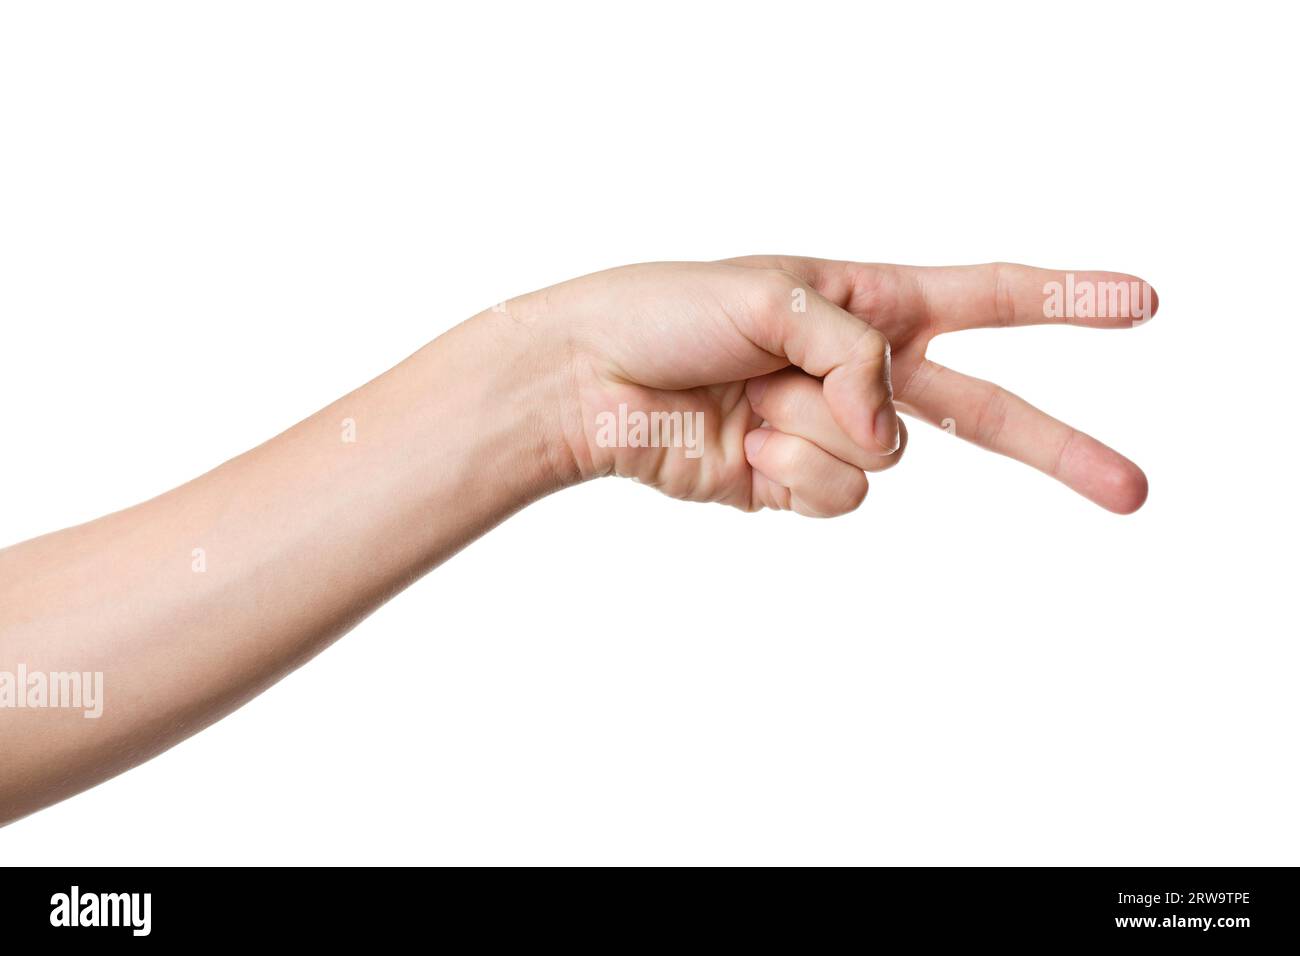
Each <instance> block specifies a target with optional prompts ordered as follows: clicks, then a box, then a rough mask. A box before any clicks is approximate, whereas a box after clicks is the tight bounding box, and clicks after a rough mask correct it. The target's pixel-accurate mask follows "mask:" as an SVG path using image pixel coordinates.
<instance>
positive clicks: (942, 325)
mask: <svg viewBox="0 0 1300 956" xmlns="http://www.w3.org/2000/svg"><path fill="white" fill-rule="evenodd" d="M907 271H908V272H909V273H910V274H911V275H912V276H913V277H914V278H915V280H916V283H917V287H918V288H919V290H920V292H921V296H922V298H923V299H924V301H925V309H926V312H927V314H928V317H929V318H930V321H931V325H932V328H933V329H934V331H935V333H936V334H939V333H943V332H958V331H961V330H963V329H986V328H999V327H1011V326H1025V325H1060V324H1065V325H1082V326H1087V327H1088V328H1094V329H1124V328H1130V327H1132V326H1135V325H1141V324H1142V323H1143V322H1145V321H1146V320H1147V319H1149V318H1151V316H1153V315H1155V312H1156V309H1157V308H1158V307H1159V304H1160V300H1159V298H1157V296H1156V293H1155V290H1154V289H1153V288H1151V286H1150V284H1149V283H1147V282H1144V281H1143V280H1142V279H1139V278H1138V277H1137V276H1133V275H1128V274H1127V273H1123V272H1093V271H1088V272H1062V271H1058V270H1053V269H1038V268H1034V267H1033V266H1022V265H1015V264H1012V263H1007V262H993V263H989V264H987V265H979V266H942V267H925V266H913V267H910V268H909V269H908V270H907Z"/></svg>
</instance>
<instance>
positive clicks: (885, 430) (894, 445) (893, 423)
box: [876, 402, 899, 455]
mask: <svg viewBox="0 0 1300 956" xmlns="http://www.w3.org/2000/svg"><path fill="white" fill-rule="evenodd" d="M876 441H877V443H879V445H880V447H881V448H883V449H885V451H886V452H887V453H889V454H891V455H892V454H893V453H894V452H896V451H898V444H899V434H898V412H896V411H894V405H893V403H892V402H891V403H890V404H888V405H885V406H884V407H882V408H881V409H880V411H878V412H876Z"/></svg>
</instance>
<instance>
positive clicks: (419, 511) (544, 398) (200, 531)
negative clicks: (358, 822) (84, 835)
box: [0, 312, 576, 823]
mask: <svg viewBox="0 0 1300 956" xmlns="http://www.w3.org/2000/svg"><path fill="white" fill-rule="evenodd" d="M548 360H549V355H548V354H546V351H545V350H544V349H539V348H538V347H537V343H536V342H535V341H533V336H532V333H531V331H530V330H529V329H527V328H521V327H520V326H518V325H517V324H515V323H514V322H513V321H512V320H511V319H510V318H509V317H507V316H505V315H500V314H497V313H492V312H488V313H484V314H483V315H481V316H478V317H476V318H475V319H473V320H471V321H470V322H468V323H465V324H463V325H461V326H458V327H457V328H456V329H453V330H452V331H451V332H449V333H447V334H446V335H444V336H443V337H441V338H440V339H438V340H437V341H435V342H433V343H431V344H430V345H429V346H426V347H425V348H423V349H421V350H420V351H419V352H417V353H416V354H415V355H413V356H411V357H410V358H409V359H407V360H406V361H405V362H403V363H402V364H400V365H398V366H397V367H395V368H394V369H392V370H390V371H389V372H387V373H385V374H384V375H382V376H380V377H379V378H377V379H375V380H374V381H372V382H370V383H369V384H367V385H365V386H364V387H362V388H360V389H358V390H357V391H355V392H353V393H351V394H350V395H348V396H346V397H344V398H342V399H340V400H339V401H338V402H335V403H334V404H333V405H331V406H329V407H328V408H326V409H323V410H322V411H320V412H319V413H317V414H316V415H313V416H312V417H311V418H309V419H307V420H306V421H303V422H301V423H300V424H298V425H297V426H295V427H294V428H292V429H290V430H289V431H287V432H285V433H283V434H281V435H279V436H278V437H276V438H274V439H272V440H271V441H269V442H267V443H266V444H264V445H262V446H260V447H258V448H255V449H253V450H252V451H250V452H248V453H246V454H244V455H241V456H240V457H238V458H235V459H233V460H232V461H229V462H227V463H226V464H224V465H222V466H221V467H219V468H217V469H215V470H214V471H212V472H210V473H208V474H206V475H204V476H202V477H200V478H198V479H196V480H195V481H192V482H190V483H189V484H186V485H184V486H182V487H180V488H177V489H175V490H173V491H171V492H168V493H167V494H164V495H162V496H160V497H158V498H155V499H153V500H151V501H148V502H145V503H144V504H141V505H138V506H136V507H134V508H131V509H128V510H126V511H123V512H119V513H117V514H113V515H110V516H107V517H105V518H101V519H99V520H97V521H94V522H91V523H89V524H86V525H82V526H79V527H75V528H69V529H67V530H64V531H60V532H57V533H55V534H51V535H46V536H44V537H42V538H38V539H35V540H32V541H28V542H25V543H23V544H19V545H16V546H14V547H11V548H8V549H5V550H3V551H0V672H9V673H11V674H14V673H16V672H17V670H18V667H19V665H25V669H26V671H27V672H28V673H29V674H30V673H46V674H48V673H52V672H72V671H76V672H82V673H87V672H89V673H93V672H102V673H103V675H104V678H103V681H104V684H103V686H104V697H105V702H104V712H103V716H102V717H101V718H100V719H86V718H85V716H84V713H83V711H82V710H71V709H57V708H50V707H43V708H42V707H33V708H19V707H13V706H9V707H5V708H4V709H0V754H2V755H3V759H2V760H0V823H3V822H6V821H9V820H12V819H14V818H16V817H18V816H21V815H23V814H25V813H28V812H31V811H33V810H35V809H38V808H39V807H41V806H44V805H47V804H49V803H52V802H54V801H56V800H59V799H61V798H63V797H66V796H68V795H70V794H72V793H75V792H77V791H79V790H82V789H85V788H86V787H88V786H91V785H93V784H94V783H97V782H99V781H100V780H103V779H105V778H107V777H109V776H112V775H113V774H115V773H119V772H121V771H122V770H125V769H127V768H128V767H130V766H132V765H134V764H136V763H139V762H141V761H143V760H146V759H148V758H149V757H151V756H153V755H154V754H156V753H158V752H160V751H161V750H164V749H166V748H167V747H169V746H171V745H172V744H174V743H176V742H177V741H179V740H181V739H183V738H184V737H186V736H188V735H190V734H192V733H194V732H196V731H197V730H199V729H201V728H202V727H204V726H206V725H207V724H209V723H211V722H212V721H214V720H216V719H218V718H220V717H221V716H223V715H225V714H226V713H228V712H230V711H231V710H233V709H234V708H236V707H238V706H239V705H240V704H242V703H243V702H244V701H246V700H248V699H249V698H250V697H252V696H254V695H256V694H257V693H259V692H260V691H261V690H263V689H265V688H266V687H267V686H269V685H270V684H271V683H273V682H274V681H276V680H277V679H279V678H280V677H282V676H283V675H284V674H286V673H287V672H288V671H290V670H292V669H293V668H295V667H296V666H298V665H299V664H301V663H303V662H304V661H305V660H307V659H308V658H310V657H311V656H312V655H314V654H315V653H317V652H318V651H320V650H321V649H322V648H323V647H324V646H326V645H327V644H328V643H329V642H330V641H332V640H333V639H335V638H337V637H338V636H339V635H340V634H342V633H343V632H345V631H346V630H348V629H349V628H350V627H352V626H353V625H355V624H356V623H357V622H358V621H359V620H361V619H362V618H363V617H365V615H367V614H368V613H370V612H371V611H372V610H374V609H375V608H376V607H377V606H378V605H379V604H381V603H382V602H383V601H384V600H385V599H386V598H388V597H390V596H391V595H393V594H394V593H396V592H397V591H400V590H401V589H402V588H404V587H406V586H407V585H409V584H410V583H411V582H412V581H414V580H415V579H417V578H418V577H420V576H421V575H422V574H424V573H425V572H427V571H428V570H430V569H431V568H433V567H434V566H435V565H437V564H438V563H439V562H440V561H442V560H444V559H446V558H447V557H449V556H450V555H451V554H453V553H454V552H455V551H456V550H457V549H459V548H460V547H462V546H463V545H464V544H466V543H467V542H469V541H470V540H472V539H473V538H475V537H477V536H478V535H480V534H482V533H484V532H485V531H487V530H488V529H490V528H491V527H492V526H493V525H495V524H496V523H498V522H500V521H501V520H503V519H504V518H505V517H507V516H508V515H509V514H511V513H512V512H513V511H515V510H517V509H518V508H521V507H523V506H524V505H526V504H528V503H529V502H530V501H533V500H535V499H537V498H538V497H541V496H542V495H545V494H546V493H548V492H549V491H552V490H555V489H556V488H558V487H560V486H561V485H563V484H565V483H568V482H570V481H572V480H575V479H576V469H575V467H574V464H573V461H572V457H571V456H570V455H569V454H568V451H567V446H566V444H565V442H564V441H563V439H562V430H563V429H562V426H561V423H560V421H559V419H558V415H559V412H558V409H560V408H561V407H562V403H561V402H560V400H559V398H558V396H559V395H560V394H561V393H562V392H563V390H564V388H565V383H564V380H563V375H562V373H561V372H560V370H559V368H558V366H557V365H556V364H555V363H553V362H550V363H549V364H548ZM16 691H17V693H19V694H22V693H24V691H25V688H22V687H18V688H16Z"/></svg>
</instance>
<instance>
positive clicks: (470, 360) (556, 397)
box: [448, 296, 596, 503]
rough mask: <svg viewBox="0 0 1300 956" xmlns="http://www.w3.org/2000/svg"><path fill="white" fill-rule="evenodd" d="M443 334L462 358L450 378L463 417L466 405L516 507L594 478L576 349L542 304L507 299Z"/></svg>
mask: <svg viewBox="0 0 1300 956" xmlns="http://www.w3.org/2000/svg"><path fill="white" fill-rule="evenodd" d="M459 333H464V334H463V335H460V334H459ZM448 337H457V338H460V339H461V340H462V341H461V342H460V346H461V348H460V351H461V352H462V353H465V354H463V355H462V357H461V358H460V359H459V360H458V361H457V363H456V364H457V366H458V367H457V369H456V370H455V372H453V373H452V374H453V375H454V377H455V380H456V382H457V386H458V387H459V388H462V389H464V390H465V391H466V392H467V393H468V394H467V395H465V396H464V397H465V398H466V403H465V406H464V407H465V408H466V411H467V414H468V413H470V409H471V408H472V409H473V412H472V414H473V417H474V419H475V421H476V426H475V427H476V428H477V429H478V430H479V431H480V432H481V433H482V434H483V435H484V436H485V437H486V438H487V439H488V440H487V442H486V445H487V449H488V450H489V454H490V455H491V457H492V458H493V464H494V467H495V470H496V471H497V472H498V473H507V472H508V473H510V474H513V475H515V476H516V477H517V478H518V479H519V481H518V484H517V488H516V491H517V493H518V494H519V495H520V496H521V497H522V498H524V499H526V500H525V501H524V503H526V502H527V501H528V500H536V499H537V498H540V497H542V496H544V495H546V494H549V493H551V492H553V491H558V490H560V489H561V488H566V487H568V486H570V485H574V484H578V483H580V482H582V481H584V480H586V479H588V478H590V477H593V476H594V474H595V473H596V469H595V466H594V463H593V462H592V460H591V455H590V453H589V451H588V448H587V443H586V441H585V437H584V435H585V432H584V429H583V427H582V415H581V409H580V402H579V400H578V385H577V382H578V375H577V368H576V364H577V359H578V351H577V349H576V348H575V346H574V343H573V341H572V339H571V337H570V336H569V335H568V333H567V330H566V328H565V326H564V325H563V323H561V322H559V321H557V320H555V319H553V318H552V317H551V316H550V315H549V314H547V313H546V312H545V311H544V303H542V302H538V301H537V300H536V299H535V297H534V296H525V297H522V298H519V299H513V300H511V301H510V302H507V303H502V304H501V305H498V306H495V307H493V308H492V309H488V310H486V311H484V312H481V313H479V314H478V315H476V316H474V317H473V318H472V319H470V320H469V321H468V322H466V323H464V324H463V325H462V326H460V327H458V328H457V329H454V330H452V332H450V333H448ZM471 369H472V370H473V371H472V372H471V371H470V370H471ZM469 380H472V381H473V382H475V383H477V384H473V385H471V384H470V381H469Z"/></svg>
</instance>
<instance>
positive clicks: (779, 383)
mask: <svg viewBox="0 0 1300 956" xmlns="http://www.w3.org/2000/svg"><path fill="white" fill-rule="evenodd" d="M503 308H504V310H505V311H507V312H508V313H509V314H511V315H512V316H516V317H518V318H519V319H520V321H521V322H523V323H524V324H526V325H529V326H533V327H536V328H543V327H544V328H546V329H548V330H550V331H552V332H555V333H557V334H556V335H554V336H548V339H550V340H551V341H556V340H558V341H562V342H563V343H564V344H565V347H566V348H567V357H568V361H569V363H570V367H571V369H572V373H573V396H574V404H575V408H576V413H575V414H574V415H573V416H572V420H573V421H574V422H575V424H574V425H572V426H571V427H570V428H569V432H570V434H569V445H570V447H571V448H572V450H573V456H574V459H575V461H576V462H577V464H578V470H579V472H580V473H581V475H582V476H583V477H593V476H596V475H604V474H610V473H615V474H619V475H623V476H627V477H632V478H635V479H637V480H639V481H642V482H645V483H646V484H649V485H652V486H654V487H655V488H658V489H659V490H661V491H663V492H665V493H666V494H669V495H672V496H673V497H677V498H684V499H688V500H692V501H719V502H723V503H725V504H730V505H734V506H736V507H739V508H742V509H745V510H755V509H758V508H780V509H793V510H795V511H797V512H799V513H801V514H806V515H816V516H830V515H838V514H843V513H845V512H847V511H852V510H853V509H854V508H856V507H857V506H858V505H859V504H860V503H861V502H862V499H863V497H864V496H865V495H866V493H867V479H866V475H865V474H864V471H878V470H880V469H883V468H887V467H889V466H890V465H892V464H893V463H894V462H896V461H897V460H898V458H899V456H900V454H901V452H902V444H903V442H904V440H905V438H906V432H905V431H904V430H903V429H902V426H901V424H900V423H899V421H898V416H897V413H896V412H895V410H894V407H893V402H892V400H891V399H892V392H891V387H890V373H889V364H890V363H889V344H888V342H887V341H886V339H885V337H884V336H883V335H881V334H880V333H879V332H878V331H876V330H875V329H873V328H872V327H871V326H870V325H869V324H868V323H867V322H865V321H863V320H862V319H860V318H856V317H854V316H852V315H850V314H849V313H848V312H846V311H844V310H843V309H842V308H840V307H839V306H838V305H836V304H834V303H832V302H830V301H828V300H827V299H825V298H823V297H822V296H821V295H820V294H818V293H817V292H816V291H815V290H812V289H809V288H808V287H807V284H806V283H805V282H803V281H802V280H801V279H799V278H798V277H797V276H794V275H792V274H790V273H787V272H783V271H780V270H777V269H757V268H749V267H744V266H738V265H729V264H725V263H651V264H646V265H636V266H626V267H623V268H619V269H612V270H610V271H608V272H602V273H597V274H595V275H591V276H585V277H583V278H580V279H575V280H573V281H571V282H566V283H564V284H562V285H559V286H555V287H553V288H551V289H547V290H544V291H542V292H540V293H534V294H533V295H531V296H527V297H524V299H522V300H515V301H514V302H511V303H508V304H506V305H505V306H504V307H503Z"/></svg>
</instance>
